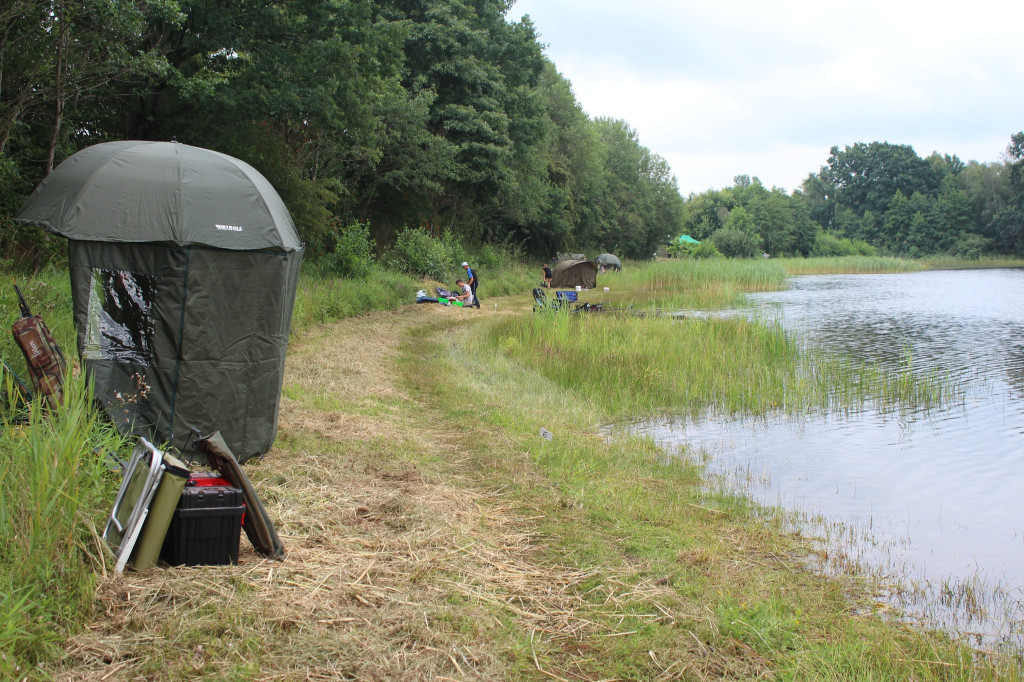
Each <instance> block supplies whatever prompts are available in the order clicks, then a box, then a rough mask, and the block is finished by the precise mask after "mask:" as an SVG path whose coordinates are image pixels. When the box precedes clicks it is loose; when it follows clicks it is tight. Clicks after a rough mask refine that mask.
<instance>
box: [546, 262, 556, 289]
mask: <svg viewBox="0 0 1024 682" xmlns="http://www.w3.org/2000/svg"><path fill="white" fill-rule="evenodd" d="M554 277H555V275H554V273H553V272H551V268H549V267H548V264H547V263H545V264H544V286H546V287H547V288H548V289H550V288H551V280H552V279H554Z"/></svg>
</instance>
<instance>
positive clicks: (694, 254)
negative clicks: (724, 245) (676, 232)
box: [690, 239, 723, 259]
mask: <svg viewBox="0 0 1024 682" xmlns="http://www.w3.org/2000/svg"><path fill="white" fill-rule="evenodd" d="M691 246H693V248H692V249H690V258H698V259H699V258H722V257H723V255H722V252H721V251H719V250H718V248H716V247H715V243H714V241H712V240H710V239H705V240H704V241H702V242H701V243H700V244H692V245H691Z"/></svg>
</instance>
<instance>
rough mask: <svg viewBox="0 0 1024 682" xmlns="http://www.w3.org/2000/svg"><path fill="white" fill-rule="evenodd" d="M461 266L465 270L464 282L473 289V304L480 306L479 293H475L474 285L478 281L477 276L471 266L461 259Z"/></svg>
mask: <svg viewBox="0 0 1024 682" xmlns="http://www.w3.org/2000/svg"><path fill="white" fill-rule="evenodd" d="M462 267H463V268H465V270H466V284H468V285H469V288H470V289H472V291H473V305H474V306H476V307H477V308H479V307H480V294H478V293H476V285H477V284H479V283H480V281H479V278H478V277H477V276H476V272H474V271H473V268H471V267H469V263H467V262H466V261H462Z"/></svg>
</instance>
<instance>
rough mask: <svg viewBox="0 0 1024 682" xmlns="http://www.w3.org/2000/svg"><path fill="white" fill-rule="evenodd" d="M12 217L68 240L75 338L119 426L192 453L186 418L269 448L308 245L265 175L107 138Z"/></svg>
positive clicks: (218, 159)
mask: <svg viewBox="0 0 1024 682" xmlns="http://www.w3.org/2000/svg"><path fill="white" fill-rule="evenodd" d="M16 220H18V221H19V222H23V223H32V224H36V225H41V226H43V227H46V228H48V229H50V230H52V231H53V232H56V233H57V234H60V235H63V236H65V237H67V238H68V239H69V259H70V265H71V294H72V298H73V302H74V316H75V326H76V328H77V332H78V350H79V353H80V354H81V356H82V358H83V360H84V362H85V367H86V369H87V371H88V372H89V373H90V374H91V375H92V377H93V379H94V381H95V394H96V397H97V399H98V400H99V401H100V403H101V404H102V405H103V406H104V408H105V409H106V411H107V413H108V414H109V415H110V417H111V419H112V420H113V421H114V423H115V424H117V426H118V428H119V429H120V430H121V431H122V432H124V433H134V434H136V435H145V436H147V437H148V438H150V439H152V440H154V441H155V442H160V443H162V442H166V443H169V444H171V445H173V446H175V447H178V448H180V449H181V450H182V451H183V452H185V453H186V454H187V455H190V456H194V455H195V454H196V452H195V450H194V449H191V448H186V447H185V446H186V441H188V439H189V437H190V431H191V430H192V429H197V430H199V431H200V432H201V433H203V435H208V434H210V433H212V432H214V431H220V432H221V433H222V435H223V436H224V440H225V442H226V443H227V445H228V447H229V448H230V449H231V450H232V451H233V452H234V453H235V454H236V455H237V457H238V459H239V460H240V461H244V460H246V459H248V458H250V457H253V456H255V455H259V454H262V453H264V452H266V451H267V450H269V449H270V447H271V445H272V444H273V442H274V438H275V436H276V434H277V416H278V404H279V401H280V396H281V386H282V383H283V376H284V359H285V349H286V347H287V343H288V332H289V328H290V326H291V318H292V309H293V307H294V303H295V289H296V286H297V283H298V276H299V264H300V263H301V261H302V253H303V249H302V245H301V243H300V242H299V238H298V234H297V233H296V230H295V225H294V224H293V223H292V219H291V216H290V215H289V213H288V210H287V208H286V207H285V205H284V202H282V201H281V198H280V197H279V196H278V194H277V192H276V191H274V188H273V187H271V185H270V183H269V182H267V180H266V178H264V177H263V176H262V175H260V174H259V172H257V171H256V170H255V169H254V168H252V167H251V166H249V165H248V164H246V163H244V162H242V161H239V160H238V159H234V158H232V157H230V156H226V155H224V154H220V153H217V152H214V151H210V150H208V149H200V148H198V147H191V146H188V145H183V144H177V143H174V142H140V141H123V142H108V143H104V144H98V145H95V146H92V147H89V148H87V149H83V150H82V151H80V152H78V153H77V154H74V155H73V156H71V157H70V158H68V159H67V160H66V161H64V163H62V164H61V165H60V166H58V167H57V168H56V169H55V170H54V171H53V173H51V174H50V176H49V177H47V178H46V179H45V180H44V181H43V182H42V183H41V184H40V185H39V187H37V188H36V191H35V192H34V193H33V194H32V196H31V197H29V199H28V201H27V202H26V203H25V206H24V207H23V208H22V209H21V211H20V212H19V213H18V215H17V218H16Z"/></svg>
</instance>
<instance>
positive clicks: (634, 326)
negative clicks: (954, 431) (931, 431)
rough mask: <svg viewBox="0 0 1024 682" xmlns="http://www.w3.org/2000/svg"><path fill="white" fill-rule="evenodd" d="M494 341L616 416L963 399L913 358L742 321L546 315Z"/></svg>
mask: <svg viewBox="0 0 1024 682" xmlns="http://www.w3.org/2000/svg"><path fill="white" fill-rule="evenodd" d="M488 338H489V342H490V344H491V345H492V347H493V348H494V349H495V350H500V351H503V352H505V353H507V354H509V355H510V356H512V357H514V358H515V359H516V360H517V361H518V362H521V363H524V364H526V365H529V366H531V367H533V368H535V369H536V370H537V371H539V372H541V373H542V374H543V375H544V376H545V377H547V378H548V379H550V380H552V381H554V382H556V383H557V384H559V385H560V386H562V387H564V388H566V389H569V390H584V391H587V392H588V393H589V394H590V395H592V396H593V398H594V399H595V400H598V401H599V402H600V403H601V404H602V405H603V407H604V409H606V410H607V411H608V412H609V413H610V414H611V415H615V416H617V417H619V418H621V417H639V416H644V415H649V414H652V413H656V412H665V411H669V412H673V413H689V414H696V413H701V412H705V411H710V412H714V413H726V414H732V413H738V412H745V413H749V414H754V415H763V414H766V413H768V412H771V411H775V410H786V411H789V412H794V413H795V412H800V411H806V410H808V409H836V410H843V409H847V408H850V407H857V406H860V405H862V404H863V403H864V402H865V401H872V402H874V403H876V404H877V405H878V406H879V407H880V408H882V409H892V408H894V407H899V406H905V407H911V408H914V409H918V408H928V407H936V406H938V405H940V404H941V403H942V402H943V401H944V400H948V399H950V398H951V397H955V396H956V395H957V388H956V386H954V385H952V384H951V382H950V381H949V380H948V379H946V378H944V377H938V376H921V375H919V374H917V373H915V372H914V371H913V368H912V363H911V361H910V359H909V358H905V359H904V361H903V362H902V363H901V366H900V367H899V368H898V369H896V370H885V369H882V368H878V367H875V366H871V365H865V364H863V363H852V362H849V361H848V360H846V359H844V358H840V357H837V356H834V355H828V354H825V353H823V352H820V351H813V350H804V349H802V347H801V344H800V343H799V341H798V340H797V339H794V338H793V337H792V336H791V335H789V334H787V333H786V332H785V331H784V330H783V329H782V327H781V325H779V324H766V323H762V322H758V321H752V320H748V319H745V318H740V317H732V318H723V319H714V318H710V319H698V318H687V319H676V318H665V317H643V318H636V317H628V316H610V315H589V316H588V315H563V314H558V313H557V312H556V313H548V312H545V313H543V314H536V315H533V316H529V317H525V316H524V317H517V318H514V319H509V320H506V321H503V322H501V323H499V324H497V325H495V326H494V327H493V328H492V330H491V333H490V336H489V337H488Z"/></svg>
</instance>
